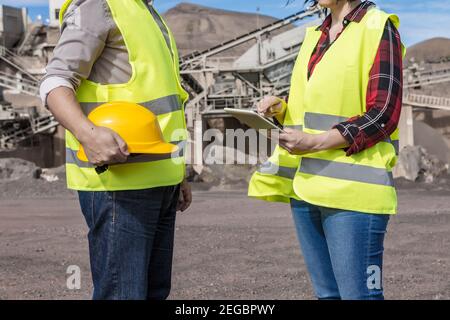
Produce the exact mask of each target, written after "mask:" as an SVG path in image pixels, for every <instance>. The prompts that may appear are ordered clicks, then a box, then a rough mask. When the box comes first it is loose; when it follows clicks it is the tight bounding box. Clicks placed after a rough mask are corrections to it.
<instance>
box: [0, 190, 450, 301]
mask: <svg viewBox="0 0 450 320" xmlns="http://www.w3.org/2000/svg"><path fill="white" fill-rule="evenodd" d="M399 185H400V190H399V200H400V213H399V214H398V215H397V216H395V217H394V218H393V219H392V220H391V223H390V226H389V232H388V235H387V240H386V245H385V247H386V254H385V269H384V281H385V282H384V286H385V291H386V298H388V299H450V254H449V252H450V187H448V185H447V184H442V185H440V186H435V187H430V186H426V185H413V184H410V183H407V182H400V183H399ZM197 189H198V188H197ZM194 196H195V201H194V204H193V205H192V208H191V209H190V210H189V212H187V213H186V214H182V215H180V216H179V218H178V224H177V233H176V248H175V265H174V278H173V289H172V295H171V298H172V299H313V298H314V297H313V295H312V290H311V286H310V283H309V279H308V276H307V273H306V269H305V265H304V263H303V260H302V257H301V254H300V251H299V249H298V245H297V241H296V236H295V232H294V228H293V224H292V221H291V216H290V212H289V208H288V207H287V206H285V205H280V204H267V203H264V202H260V201H255V200H251V199H248V198H247V197H246V196H245V190H234V191H222V190H216V191H200V190H198V191H196V192H195V195H194ZM2 198H3V200H0V219H1V221H2V223H1V224H0V243H1V245H0V299H89V297H90V292H91V285H90V275H89V261H88V252H87V241H86V231H87V230H86V228H85V225H84V221H83V219H82V216H81V214H80V212H79V207H78V203H77V200H76V198H75V196H74V194H71V193H63V194H62V195H61V194H60V195H59V196H58V197H52V194H47V197H43V196H39V197H30V196H28V197H26V196H22V197H21V198H20V199H18V198H14V197H12V196H10V197H9V198H5V197H2ZM69 265H78V266H80V268H81V289H80V290H69V289H67V288H66V276H67V274H66V270H67V267H68V266H69Z"/></svg>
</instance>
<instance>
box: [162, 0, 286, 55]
mask: <svg viewBox="0 0 450 320" xmlns="http://www.w3.org/2000/svg"><path fill="white" fill-rule="evenodd" d="M164 18H165V19H166V21H167V23H168V25H169V26H170V28H171V30H172V32H173V34H174V36H175V38H176V40H177V45H178V49H179V51H180V55H181V56H183V55H185V54H188V53H190V52H193V51H202V50H205V49H208V48H210V47H213V46H215V45H218V44H220V43H222V42H225V41H227V40H230V39H233V38H235V37H238V36H240V35H243V34H245V33H248V32H250V31H253V30H256V29H257V28H258V27H263V26H266V25H268V24H270V23H272V22H274V21H277V19H276V18H274V17H269V16H264V15H257V14H252V13H242V12H236V11H228V10H221V9H215V8H209V7H204V6H200V5H196V4H191V3H180V4H178V5H177V6H175V7H173V8H172V9H170V10H168V11H167V12H166V13H165V14H164ZM274 34H277V33H276V32H275V33H274ZM248 48H249V45H248V44H247V45H242V46H240V47H238V48H235V49H232V50H230V51H229V52H226V55H228V56H239V55H241V54H243V53H244V52H245V51H246V50H247V49H248Z"/></svg>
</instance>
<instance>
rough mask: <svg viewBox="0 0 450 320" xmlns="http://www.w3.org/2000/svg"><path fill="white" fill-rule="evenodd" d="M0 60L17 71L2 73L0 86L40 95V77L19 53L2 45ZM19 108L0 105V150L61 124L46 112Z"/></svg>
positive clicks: (0, 47)
mask: <svg viewBox="0 0 450 320" xmlns="http://www.w3.org/2000/svg"><path fill="white" fill-rule="evenodd" d="M0 59H1V60H2V61H3V62H5V63H6V64H7V65H8V66H9V67H10V68H12V69H13V70H14V71H15V74H10V73H6V72H0V87H2V88H5V89H9V90H14V91H16V92H18V93H21V94H26V95H30V96H36V97H37V96H39V85H38V79H37V78H36V77H34V76H33V75H32V74H30V73H29V72H28V71H27V69H26V67H25V66H24V65H23V64H22V62H21V58H20V56H19V55H17V54H15V53H14V52H12V51H10V50H8V49H7V48H5V47H3V46H0ZM20 111H21V112H19V111H18V110H15V109H13V108H12V107H11V106H10V105H9V104H7V103H1V104H0V150H2V149H3V150H5V149H6V150H10V149H14V148H16V147H17V146H18V145H19V143H21V142H22V141H25V140H28V139H30V138H32V137H33V136H35V135H37V134H51V133H53V132H54V131H55V129H56V127H57V126H58V125H59V123H58V122H57V121H56V120H55V118H54V117H53V116H52V115H50V114H49V113H47V112H46V113H41V114H39V113H37V112H35V109H29V110H26V109H22V110H20Z"/></svg>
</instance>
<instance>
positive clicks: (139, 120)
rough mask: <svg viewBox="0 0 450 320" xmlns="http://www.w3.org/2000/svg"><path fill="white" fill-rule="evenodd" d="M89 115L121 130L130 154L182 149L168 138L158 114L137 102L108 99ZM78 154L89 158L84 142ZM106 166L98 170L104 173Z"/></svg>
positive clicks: (96, 122)
mask: <svg viewBox="0 0 450 320" xmlns="http://www.w3.org/2000/svg"><path fill="white" fill-rule="evenodd" d="M88 118H89V120H90V121H91V122H92V123H93V124H94V125H96V126H98V127H105V128H109V129H111V130H113V131H114V132H115V133H117V134H118V135H119V136H120V137H121V138H122V139H123V140H124V141H125V142H126V143H127V146H128V152H129V153H130V154H171V153H173V152H176V151H177V150H178V147H177V146H176V145H173V144H171V143H166V142H165V141H164V138H163V135H162V132H161V128H160V126H159V123H158V119H157V117H156V116H155V115H154V114H153V113H152V112H151V111H150V110H148V109H147V108H145V107H143V106H140V105H138V104H136V103H131V102H111V103H105V104H103V105H101V106H99V107H97V108H96V109H94V110H93V111H92V112H91V113H90V114H89V115H88ZM77 157H78V158H79V159H80V160H81V161H84V162H88V161H89V160H88V158H87V156H86V154H85V152H84V148H83V146H80V149H79V151H78V153H77ZM106 169H107V166H103V167H101V168H98V170H97V172H98V173H102V172H104V171H106Z"/></svg>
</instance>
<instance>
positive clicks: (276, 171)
mask: <svg viewBox="0 0 450 320" xmlns="http://www.w3.org/2000/svg"><path fill="white" fill-rule="evenodd" d="M258 172H260V173H265V174H272V175H275V176H279V177H282V178H288V179H294V177H295V174H296V172H297V168H289V167H280V166H278V165H276V164H274V163H272V162H269V161H267V162H265V163H263V164H262V165H261V166H260V167H259V168H258Z"/></svg>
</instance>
